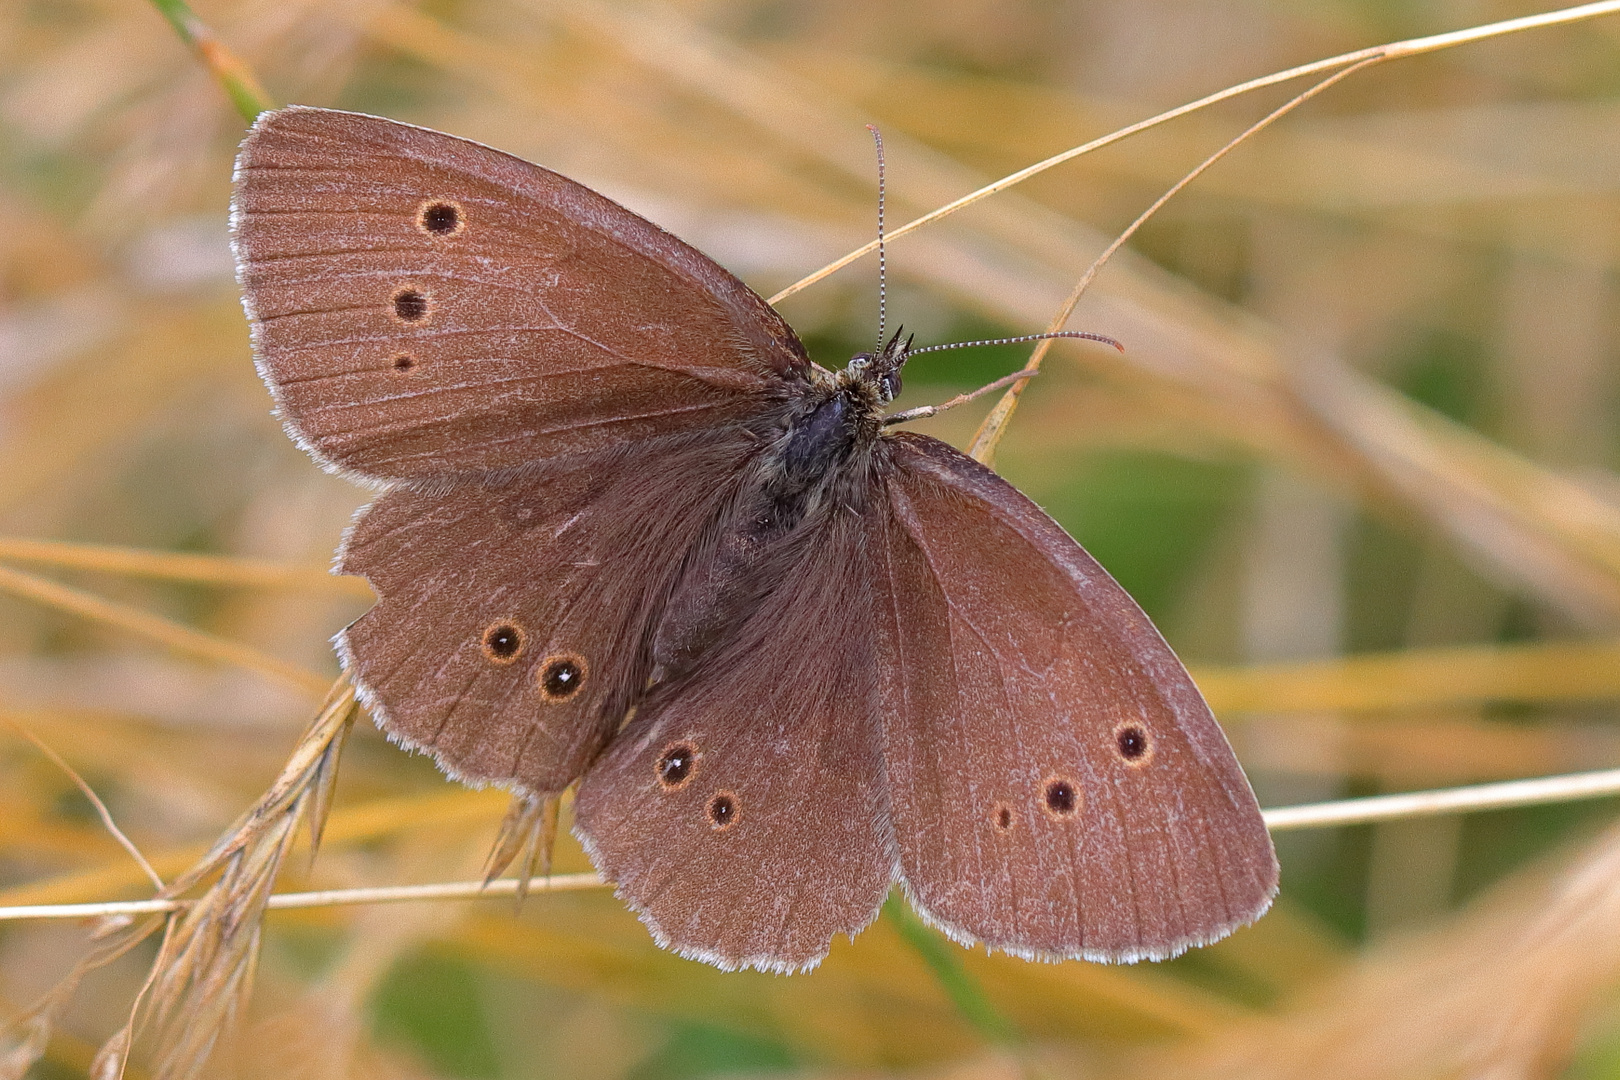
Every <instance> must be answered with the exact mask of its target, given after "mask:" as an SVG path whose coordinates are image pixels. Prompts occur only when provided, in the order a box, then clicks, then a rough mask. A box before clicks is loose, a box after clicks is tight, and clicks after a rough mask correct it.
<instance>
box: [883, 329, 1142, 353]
mask: <svg viewBox="0 0 1620 1080" xmlns="http://www.w3.org/2000/svg"><path fill="white" fill-rule="evenodd" d="M1052 338H1078V339H1080V340H1081V341H1100V342H1102V343H1103V344H1104V345H1112V346H1113V347H1114V348H1116V349H1118V350H1119V351H1120V352H1124V351H1125V346H1123V345H1121V344H1120V343H1119V342H1118V341H1115V340H1114V339H1113V338H1111V337H1109V336H1108V335H1106V334H1088V333H1086V332H1085V331H1083V330H1057V331H1054V332H1052V333H1050V334H1024V335H1022V336H1020V337H1003V338H986V339H985V340H984V341H953V342H951V343H950V344H949V345H925V346H923V347H922V348H920V349H907V350H906V355H907V356H908V357H911V356H921V355H922V354H923V353H931V352H944V351H945V350H946V349H971V348H974V347H976V346H979V345H1018V344H1020V343H1022V342H1025V341H1050V340H1051V339H1052Z"/></svg>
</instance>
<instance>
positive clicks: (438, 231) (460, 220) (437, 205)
mask: <svg viewBox="0 0 1620 1080" xmlns="http://www.w3.org/2000/svg"><path fill="white" fill-rule="evenodd" d="M416 227H417V228H418V229H421V230H422V231H423V232H425V233H427V234H428V235H430V236H454V235H456V234H457V233H459V232H460V231H461V230H462V229H465V228H466V227H467V217H466V215H465V214H463V213H462V210H461V205H460V204H459V203H456V202H454V201H452V200H450V199H429V200H428V201H427V202H424V203H423V204H422V205H421V207H420V208H418V209H417V211H416Z"/></svg>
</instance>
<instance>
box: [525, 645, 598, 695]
mask: <svg viewBox="0 0 1620 1080" xmlns="http://www.w3.org/2000/svg"><path fill="white" fill-rule="evenodd" d="M589 671H590V667H589V665H587V664H586V663H585V658H584V657H583V656H579V655H578V654H576V653H559V654H557V655H556V656H548V657H546V658H545V659H544V660H542V661H541V662H540V671H539V673H538V674H537V675H536V676H535V679H536V681H537V682H538V684H539V686H540V696H541V697H542V698H544V699H545V700H547V701H566V700H568V699H569V698H571V697H573V696H574V695H575V694H577V693H579V691H580V687H582V686H584V685H585V676H586V675H587V674H588V673H589Z"/></svg>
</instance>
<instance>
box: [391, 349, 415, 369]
mask: <svg viewBox="0 0 1620 1080" xmlns="http://www.w3.org/2000/svg"><path fill="white" fill-rule="evenodd" d="M415 366H416V357H414V356H412V355H411V354H410V353H408V352H402V353H400V354H399V355H398V356H396V357H394V370H395V371H409V370H411V368H413V367H415Z"/></svg>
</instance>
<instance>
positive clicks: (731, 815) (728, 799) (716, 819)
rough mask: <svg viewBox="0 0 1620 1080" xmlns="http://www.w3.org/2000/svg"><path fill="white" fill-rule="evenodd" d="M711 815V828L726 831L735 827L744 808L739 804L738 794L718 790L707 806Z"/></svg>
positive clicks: (716, 830)
mask: <svg viewBox="0 0 1620 1080" xmlns="http://www.w3.org/2000/svg"><path fill="white" fill-rule="evenodd" d="M707 813H708V815H709V828H711V829H713V830H714V831H715V832H725V831H726V830H727V829H731V828H735V827H736V825H737V822H738V820H739V819H740V818H741V817H742V809H741V808H740V807H739V806H738V805H737V796H735V795H733V794H732V793H731V792H729V791H717V792H715V793H714V797H713V798H711V799H710V800H709V805H708V807H707Z"/></svg>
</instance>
